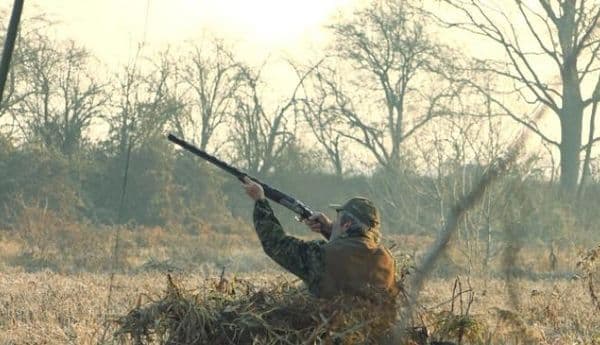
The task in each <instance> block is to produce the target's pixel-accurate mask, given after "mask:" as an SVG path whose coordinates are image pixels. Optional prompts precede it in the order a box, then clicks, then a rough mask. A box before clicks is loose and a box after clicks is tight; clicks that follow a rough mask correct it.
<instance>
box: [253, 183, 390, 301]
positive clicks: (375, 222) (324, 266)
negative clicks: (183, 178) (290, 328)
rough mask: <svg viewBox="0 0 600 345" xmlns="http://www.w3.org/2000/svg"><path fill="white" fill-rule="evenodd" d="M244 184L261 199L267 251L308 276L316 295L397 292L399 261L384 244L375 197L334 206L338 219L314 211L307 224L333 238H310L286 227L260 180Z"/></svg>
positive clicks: (258, 219) (258, 225)
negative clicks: (305, 237)
mask: <svg viewBox="0 0 600 345" xmlns="http://www.w3.org/2000/svg"><path fill="white" fill-rule="evenodd" d="M244 188H245V190H246V193H247V194H248V196H250V198H251V199H252V200H254V202H255V204H254V215H253V217H254V227H255V229H256V233H257V234H258V237H259V239H260V242H261V244H262V247H263V250H264V251H265V253H266V254H267V255H268V256H269V257H271V258H272V259H273V260H275V262H277V263H278V264H279V265H280V266H282V267H283V268H285V269H286V270H288V271H289V272H291V273H292V274H294V275H296V276H297V277H299V278H300V279H302V281H304V283H305V284H306V285H307V286H308V289H309V291H310V292H311V293H312V294H313V295H315V296H317V297H321V298H330V297H333V296H336V295H341V294H345V295H355V296H362V297H369V296H372V295H373V292H379V293H381V295H382V296H386V297H392V298H393V297H394V296H395V294H396V293H397V287H396V280H395V271H396V267H395V261H394V258H393V257H392V255H391V254H390V252H389V251H388V250H387V249H386V248H384V247H383V246H382V245H381V244H380V243H379V240H380V230H379V212H378V210H377V208H375V206H374V205H373V203H372V202H371V201H370V200H368V199H366V198H362V197H355V198H352V199H350V200H348V201H347V202H346V203H345V204H343V205H331V206H332V207H333V208H334V209H335V210H336V211H337V216H336V218H335V220H333V221H331V220H330V219H329V218H328V217H327V216H326V215H325V214H323V213H320V212H319V213H316V214H314V215H313V216H312V217H310V218H309V219H308V220H306V221H305V224H306V225H308V226H309V228H310V229H311V230H312V231H315V232H318V233H320V234H322V235H323V236H324V237H325V238H326V239H327V241H323V240H314V241H304V240H301V239H299V238H296V237H293V236H290V235H287V234H286V233H285V232H284V231H283V228H282V226H281V223H279V220H277V218H276V217H275V214H274V212H273V209H272V208H271V206H270V205H269V202H268V201H267V199H266V198H265V194H264V190H263V188H262V186H261V185H260V184H258V183H256V182H254V181H252V180H250V179H248V178H245V180H244Z"/></svg>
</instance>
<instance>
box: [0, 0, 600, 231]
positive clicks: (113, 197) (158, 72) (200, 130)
mask: <svg viewBox="0 0 600 345" xmlns="http://www.w3.org/2000/svg"><path fill="white" fill-rule="evenodd" d="M496 5H498V6H500V5H502V7H500V8H494V7H493V6H491V5H490V6H491V7H487V5H486V6H484V5H482V4H479V3H478V2H476V1H465V0H445V1H440V2H438V3H436V4H435V5H432V4H426V3H425V2H420V1H412V0H411V1H408V0H385V1H374V2H372V3H370V4H368V5H367V6H365V7H362V8H359V9H357V10H356V11H355V12H354V13H353V14H352V15H350V16H348V17H344V18H340V19H337V20H335V21H333V22H331V23H330V24H329V25H328V26H327V30H328V31H329V33H330V34H331V37H332V39H331V42H330V44H329V45H328V47H327V49H326V50H325V51H324V52H323V55H322V56H321V57H320V58H319V59H317V60H316V61H308V60H304V61H298V60H295V61H291V60H290V61H288V67H289V70H290V71H291V73H293V75H295V79H294V81H293V82H292V83H291V84H292V85H291V87H289V89H285V90H281V89H279V90H275V87H274V86H273V85H270V84H269V80H268V79H267V78H266V77H265V76H264V71H265V70H266V69H268V67H269V61H266V62H265V63H264V64H263V65H262V66H253V65H251V64H249V63H248V62H246V61H244V60H243V59H241V58H240V57H239V56H237V55H236V53H235V49H234V47H232V46H231V45H230V44H229V43H228V42H226V41H224V40H221V39H218V38H215V37H206V38H204V39H202V40H198V41H195V42H192V43H189V44H185V45H181V46H178V47H175V46H172V47H170V48H167V49H164V50H162V51H160V52H158V53H155V54H145V52H146V51H147V50H145V48H143V47H140V50H139V54H138V55H137V56H136V58H135V59H133V60H132V61H131V62H129V63H128V64H126V65H124V66H121V67H119V68H118V70H117V71H116V72H114V73H113V72H111V71H110V70H109V69H107V68H106V67H105V66H103V64H102V62H101V61H98V60H97V58H95V57H94V56H93V55H92V54H91V53H90V52H89V51H88V50H87V49H86V48H85V47H84V46H82V45H81V44H79V43H78V42H73V41H62V40H57V39H55V38H52V37H51V36H50V35H49V34H47V29H48V27H51V26H52V25H53V24H52V23H50V22H48V21H47V20H44V19H39V18H38V19H30V20H28V21H26V22H25V23H24V24H23V26H22V28H21V31H20V34H19V39H18V44H17V47H16V51H15V55H14V58H13V65H12V69H11V73H10V75H9V80H8V82H7V89H6V91H5V100H4V101H3V103H2V104H0V124H1V126H2V127H1V139H2V140H1V142H0V148H1V150H0V155H2V159H1V160H0V165H2V167H1V169H0V171H1V174H2V175H3V176H2V179H1V181H2V182H0V194H1V195H2V198H1V199H2V200H4V201H3V204H4V208H5V209H6V211H5V213H6V214H7V216H6V217H5V218H4V219H7V220H8V219H10V217H9V216H8V214H10V212H11V210H14V209H16V208H15V207H14V205H17V204H18V203H19V202H20V203H31V202H35V203H38V204H39V205H41V206H42V207H45V206H44V205H49V206H50V207H51V208H53V209H56V210H59V211H60V212H61V213H64V214H65V215H72V216H73V217H82V216H83V217H85V218H88V219H93V220H97V221H102V222H125V221H127V220H129V219H136V220H137V221H139V222H142V223H148V224H154V223H156V224H161V225H165V224H168V223H169V222H172V221H174V220H180V221H181V222H183V223H189V224H193V223H194V222H197V221H198V215H199V214H202V215H206V214H207V212H208V211H207V210H208V209H210V212H212V213H219V212H224V210H226V209H228V208H229V209H230V210H231V209H232V205H235V204H236V201H235V200H233V199H235V197H231V194H230V193H227V190H228V188H230V189H229V190H232V188H233V187H228V185H227V181H226V180H224V179H223V178H221V177H220V176H219V175H218V174H215V172H214V171H213V170H211V169H209V168H207V167H206V166H204V165H202V164H199V163H198V162H197V161H195V160H193V159H192V158H191V157H186V156H184V155H181V154H178V153H176V152H175V151H174V149H173V148H172V147H171V146H170V145H169V144H168V143H167V142H166V140H164V134H165V133H167V132H173V133H175V134H177V135H179V136H181V137H183V138H185V139H187V140H189V141H193V142H195V143H196V144H197V145H198V146H199V147H200V148H201V149H205V150H208V151H210V152H212V153H215V154H217V155H219V156H220V157H221V158H223V159H227V160H229V161H231V162H232V163H233V164H236V165H238V166H240V167H241V168H242V169H244V170H246V171H248V172H249V173H250V174H252V175H256V176H258V177H267V176H268V177H270V178H272V179H274V180H275V181H280V183H282V184H283V185H293V181H292V180H293V179H296V180H298V179H299V178H300V177H299V176H312V177H314V179H313V180H311V182H310V183H313V184H315V185H316V186H319V183H318V182H314V181H316V180H318V179H325V180H327V181H329V182H330V183H331V184H330V185H329V186H330V187H329V189H327V188H320V189H311V188H308V189H307V191H308V190H311V191H312V192H313V194H312V197H313V198H315V199H317V200H319V202H321V201H322V202H323V203H325V202H326V201H325V199H327V197H328V196H331V195H340V196H341V195H345V194H350V193H351V192H350V191H354V192H365V193H372V194H374V195H376V196H377V197H378V198H380V199H381V203H382V204H383V205H385V209H386V210H388V211H387V213H388V214H389V216H390V217H392V218H397V221H398V222H408V221H409V220H406V219H410V222H411V224H412V225H410V226H411V227H418V224H419V222H420V220H419V217H425V216H424V214H426V213H428V212H433V213H434V214H437V215H439V216H440V217H441V214H442V213H443V212H439V210H441V209H443V207H444V206H445V205H447V203H448V202H449V200H450V198H451V195H453V194H454V195H456V193H461V191H460V189H464V188H468V185H469V184H468V180H469V179H470V178H471V177H472V176H475V175H476V174H477V171H478V169H481V167H483V166H485V165H486V164H488V163H489V162H491V161H492V160H493V159H494V158H495V157H497V156H498V154H500V153H501V152H502V149H503V147H504V146H505V145H506V144H507V142H509V141H510V139H511V138H510V137H507V135H506V131H508V130H509V129H510V128H512V127H511V125H510V123H511V122H510V121H512V123H513V125H512V126H513V127H514V124H515V123H516V124H517V125H518V126H523V127H524V128H527V129H529V130H531V131H533V132H534V133H535V134H536V135H537V136H538V137H539V138H540V140H541V143H542V144H543V147H545V149H546V150H547V152H543V153H541V154H540V156H543V157H545V159H544V160H543V162H542V160H541V159H540V160H539V161H536V162H537V163H535V164H534V163H531V161H529V162H525V163H523V166H524V167H528V169H529V170H528V171H524V172H523V174H524V175H527V176H529V175H534V176H538V177H540V180H543V181H548V180H549V181H550V184H553V183H554V182H555V179H556V181H557V182H558V184H559V185H560V187H561V190H562V193H564V194H567V195H574V194H575V193H576V192H579V197H580V198H584V196H582V195H581V194H582V193H583V191H584V190H585V188H584V187H585V186H588V187H589V188H592V187H593V186H592V183H593V182H594V181H593V179H594V178H597V176H595V175H594V171H595V170H594V169H595V167H597V162H596V161H595V160H594V156H593V151H592V148H593V145H594V143H596V142H597V141H600V137H597V136H596V134H595V133H594V124H595V115H596V110H597V106H598V102H599V101H600V91H599V90H600V73H599V70H598V67H600V66H599V58H598V57H599V56H598V50H599V49H600V35H599V33H600V32H599V28H600V25H598V20H599V18H600V7H599V5H598V4H596V3H594V2H586V1H582V2H578V3H576V2H573V1H562V0H561V1H558V0H556V1H550V0H539V1H537V2H535V3H532V4H525V3H523V2H521V1H515V2H510V4H504V2H502V3H500V2H498V3H497V4H496ZM443 14H444V15H443ZM445 14H449V15H445ZM516 23H524V24H525V25H521V26H517V25H516ZM461 35H462V36H461ZM467 35H473V36H467ZM460 37H474V38H477V39H479V40H482V41H485V42H488V43H487V44H489V46H493V47H496V48H497V49H499V50H500V51H502V52H503V54H502V55H501V56H500V55H495V56H493V57H492V58H490V57H486V56H484V55H483V54H478V52H473V53H471V54H468V53H467V52H466V50H463V49H461V47H457V46H455V45H454V44H453V42H460ZM548 66H550V67H548ZM548 71H551V72H548ZM286 88H287V86H286ZM275 91H277V92H275ZM274 95H277V96H276V97H274ZM274 98H276V99H274ZM536 111H546V112H548V113H549V114H553V115H555V117H554V118H553V119H552V120H553V121H554V120H556V121H557V123H558V125H559V127H560V134H561V135H560V138H559V139H554V138H553V137H552V135H551V134H550V133H548V132H545V131H544V130H543V129H541V128H540V127H538V124H536V123H532V122H530V121H529V118H530V117H532V116H531V115H532V114H533V113H534V112H536ZM523 114H525V115H523ZM507 119H508V120H509V121H507ZM584 119H588V121H589V122H588V125H587V134H588V135H587V138H586V140H585V141H584V140H583V138H584V137H585V136H584V133H585V132H584V126H583V122H584ZM555 153H558V162H557V163H555V162H554V159H553V157H554V154H555ZM536 157H538V156H536ZM532 160H535V159H532ZM548 162H550V163H548ZM536 164H537V165H536ZM548 164H549V165H550V167H549V168H546V165H548ZM125 171H128V178H127V179H125V178H124V173H125ZM528 174H529V175H528ZM199 176H202V178H200V177H199ZM330 176H332V177H336V178H337V181H342V180H344V181H352V182H351V183H350V182H349V183H347V184H345V183H341V184H339V185H338V186H337V189H336V187H331V185H336V182H334V181H336V180H331V179H329V177H330ZM555 176H557V177H555ZM286 179H288V180H286ZM450 180H452V182H450ZM124 181H127V184H126V185H124ZM214 186H217V188H214ZM355 186H359V187H355ZM124 189H126V190H127V202H126V203H125V206H124V207H120V206H119V202H118V200H119V195H120V193H121V192H122V190H124ZM407 190H408V191H412V192H411V193H414V194H410V193H407V192H406V191H407ZM332 191H333V192H332ZM462 192H464V190H463V191H462ZM300 193H301V194H302V193H303V191H301V192H300ZM319 193H320V194H319ZM332 193H333V194H332ZM227 195H229V197H228V196H227ZM315 195H318V196H315ZM407 195H417V196H419V195H420V196H419V197H418V198H411V199H410V200H407ZM307 196H310V195H307ZM420 198H422V199H423V200H425V199H427V200H429V201H427V202H425V201H423V203H419V202H418V200H420ZM431 200H435V202H434V203H431V202H430V201H431ZM424 205H428V206H424ZM431 205H433V206H431ZM398 210H400V211H398ZM234 213H235V211H234ZM406 214H411V215H412V216H411V217H408V218H407V217H404V216H405V215H406ZM402 219H405V220H402ZM428 222H429V221H428ZM431 223H435V221H433V220H431ZM403 226H408V225H407V224H404V225H403Z"/></svg>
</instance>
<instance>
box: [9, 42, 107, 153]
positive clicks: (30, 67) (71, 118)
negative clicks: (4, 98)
mask: <svg viewBox="0 0 600 345" xmlns="http://www.w3.org/2000/svg"><path fill="white" fill-rule="evenodd" d="M21 44H27V46H26V47H23V50H22V51H23V52H25V54H26V55H25V56H21V59H22V63H21V64H20V66H21V67H22V69H20V70H19V71H18V72H19V74H20V75H19V77H20V78H23V79H24V80H25V81H26V84H24V86H25V87H26V89H25V90H23V91H22V92H23V93H24V94H26V95H27V97H24V98H23V99H21V101H20V102H19V103H18V106H17V110H16V112H15V113H16V122H17V123H18V125H19V126H20V128H21V129H22V133H23V135H24V136H25V137H26V138H28V140H29V141H41V142H42V143H43V144H44V145H45V146H47V147H54V148H57V149H58V150H60V151H61V152H62V153H65V154H72V153H74V152H76V151H77V149H78V148H79V147H80V145H81V143H82V141H83V140H84V134H85V131H86V130H87V129H89V127H90V126H91V124H92V122H93V120H94V119H97V118H99V117H100V116H101V113H102V110H103V109H104V105H105V104H106V102H107V97H106V93H105V90H104V85H103V84H102V83H101V82H99V81H98V79H97V77H96V76H95V73H94V72H95V71H93V67H91V62H92V58H91V56H90V54H89V53H88V52H87V51H86V50H85V49H84V48H82V47H80V46H78V45H76V44H75V43H74V42H72V41H70V42H56V41H53V40H51V39H50V38H49V37H47V36H45V35H44V34H42V33H41V31H36V32H34V33H33V35H32V36H31V37H29V39H28V40H25V41H22V42H21Z"/></svg>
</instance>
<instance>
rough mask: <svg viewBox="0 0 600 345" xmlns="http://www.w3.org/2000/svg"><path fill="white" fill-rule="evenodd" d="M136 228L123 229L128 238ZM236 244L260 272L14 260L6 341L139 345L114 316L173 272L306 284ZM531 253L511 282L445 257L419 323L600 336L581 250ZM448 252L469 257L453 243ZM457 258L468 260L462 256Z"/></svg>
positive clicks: (4, 317)
mask: <svg viewBox="0 0 600 345" xmlns="http://www.w3.org/2000/svg"><path fill="white" fill-rule="evenodd" d="M127 235H128V234H127V233H125V232H124V233H123V236H124V238H125V239H127ZM395 240H396V241H397V242H399V243H403V244H405V245H406V244H409V245H415V246H416V245H419V243H420V244H421V245H423V247H425V245H424V243H427V240H426V239H419V238H414V237H407V238H404V239H403V238H396V239H395ZM2 243H3V259H4V262H5V263H6V262H8V263H11V261H10V257H11V255H13V256H14V255H16V253H18V252H19V248H18V246H19V244H18V242H9V241H7V240H6V239H5V240H4V241H3V242H2ZM10 243H12V244H10ZM254 244H256V243H254ZM11 248H12V254H11ZM227 248H228V247H227V246H223V249H222V250H221V254H227V255H231V256H232V257H236V255H237V257H238V258H239V260H240V261H246V262H249V259H245V258H240V256H247V257H248V258H250V257H253V258H254V259H253V260H254V261H253V262H252V266H253V267H255V268H254V270H252V269H251V268H250V266H248V265H243V264H241V263H239V262H238V263H232V262H230V264H229V266H226V269H225V270H222V268H221V266H219V265H218V264H214V263H213V264H206V263H204V264H200V265H196V266H193V267H192V266H190V267H191V268H189V269H187V270H182V269H179V268H177V267H176V266H177V264H175V263H171V266H169V265H167V264H166V263H165V262H164V261H160V260H158V259H152V260H150V261H147V262H142V260H141V259H140V258H139V257H138V260H137V261H138V263H137V264H134V262H135V260H134V258H133V257H127V258H126V259H127V260H126V261H128V262H130V265H131V266H135V265H137V266H138V267H141V268H143V269H137V270H135V269H133V268H131V267H130V268H129V269H128V271H127V273H118V274H115V275H114V276H113V278H114V279H113V281H112V284H111V274H110V272H105V273H89V272H75V270H73V269H71V270H69V271H65V272H55V271H52V270H50V269H48V268H45V269H40V270H37V271H35V270H31V269H24V268H23V267H24V266H20V267H19V266H15V265H9V264H5V266H4V267H3V269H2V271H1V273H0V291H1V294H0V344H2V345H5V344H6V345H8V344H99V343H105V344H120V343H132V342H131V339H130V338H128V337H127V336H120V337H115V336H114V332H115V331H116V330H117V329H118V325H117V323H116V322H115V321H116V320H118V319H119V318H120V317H122V316H124V315H126V314H127V313H128V312H129V311H130V310H133V309H134V308H135V307H136V305H138V304H139V305H141V306H143V305H145V304H147V303H149V302H150V301H155V300H158V299H160V298H161V296H163V295H164V293H165V290H166V288H167V279H166V276H167V272H168V273H169V274H170V275H171V276H172V277H173V279H174V281H176V282H177V285H178V286H179V287H180V289H181V291H185V293H186V294H188V295H186V296H191V295H193V294H198V293H208V291H210V293H219V292H218V291H217V290H219V289H217V287H219V283H222V282H228V284H236V282H237V284H238V285H239V286H238V292H234V293H233V295H232V291H230V290H229V289H227V291H225V290H222V293H223V294H225V295H227V296H229V297H228V298H233V299H235V298H236V297H235V296H236V295H235V294H236V293H237V294H240V293H241V292H240V291H241V290H242V289H241V286H248V285H251V286H252V287H253V288H256V289H257V290H260V289H267V291H268V289H270V288H273V287H275V286H281V285H282V283H283V282H287V283H289V284H291V285H296V284H297V283H298V282H297V281H296V280H294V277H293V276H291V275H288V274H286V273H283V271H281V270H279V269H278V268H277V267H275V266H274V265H273V264H271V263H270V262H269V261H268V260H267V259H266V257H265V256H264V254H262V253H261V252H260V250H259V249H258V247H254V248H252V249H251V248H248V249H247V250H245V251H244V250H241V249H240V248H241V247H240V245H239V243H236V244H235V246H233V245H232V246H230V247H229V248H228V249H227ZM233 248H237V249H233ZM155 249H156V248H155ZM405 249H406V248H405ZM136 253H137V252H136ZM395 253H397V255H399V254H398V253H399V252H398V251H395ZM525 253H526V255H524V256H523V257H519V259H518V260H520V261H522V262H527V264H526V265H522V266H523V267H528V269H532V271H527V272H525V271H521V272H520V273H519V274H513V275H510V277H512V278H510V279H508V280H507V279H506V276H503V275H502V274H482V273H473V272H471V273H470V274H467V272H461V271H460V270H458V271H454V272H449V271H448V270H447V269H448V267H450V266H451V265H450V263H449V262H446V263H445V268H446V270H441V271H439V272H436V274H435V276H434V277H432V278H431V279H430V280H428V281H427V282H426V284H425V288H424V290H423V291H422V292H421V299H420V301H419V307H418V308H417V311H416V318H415V320H414V321H413V325H414V326H417V325H418V326H422V325H424V326H427V328H428V330H429V333H430V335H431V337H430V340H446V341H453V342H458V338H459V337H460V338H461V343H463V344H600V327H599V326H598V325H600V312H599V311H598V309H597V307H596V306H595V304H594V301H593V299H592V297H591V296H590V291H589V285H588V280H587V279H584V278H585V276H583V274H582V273H581V272H579V274H577V273H576V272H577V268H576V267H575V260H576V255H571V256H569V255H568V253H567V252H564V253H561V252H559V258H560V259H561V260H560V263H561V266H560V267H559V269H560V271H558V272H557V273H554V274H552V273H550V272H547V273H546V274H542V271H543V270H544V268H543V267H544V261H545V257H544V256H543V250H541V249H539V248H537V249H536V248H533V247H532V248H529V250H528V251H525ZM136 255H139V253H137V254H136ZM416 255H417V257H418V256H419V255H420V252H416ZM109 256H110V255H109ZM449 256H456V257H457V258H460V256H459V255H458V254H457V253H454V252H452V251H450V253H449ZM452 266H456V267H461V266H462V263H461V262H460V260H458V259H457V260H453V263H452ZM227 267H229V268H227ZM29 268H31V267H29ZM27 271H30V272H27ZM536 272H537V273H536ZM409 277H410V274H409ZM244 284H246V285H244ZM110 287H112V292H111V293H110V303H108V302H109V289H110ZM232 296H233V297H232ZM182 298H185V297H182ZM461 320H462V321H461ZM461 322H462V323H461ZM461 325H462V326H461ZM458 333H461V335H460V336H459V335H458Z"/></svg>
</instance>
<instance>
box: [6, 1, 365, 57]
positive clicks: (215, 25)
mask: <svg viewBox="0 0 600 345" xmlns="http://www.w3.org/2000/svg"><path fill="white" fill-rule="evenodd" d="M0 3H2V6H0V8H3V9H5V8H10V7H11V6H12V1H9V0H0ZM355 3H356V0H303V1H285V0H252V1H249V0H29V1H27V2H26V3H25V9H24V17H27V16H32V15H36V14H39V13H47V14H49V15H50V16H49V18H51V19H54V20H57V21H59V22H60V23H61V25H59V26H58V27H57V28H56V32H57V34H58V35H60V36H61V37H64V38H71V39H74V40H75V41H77V42H79V43H81V44H83V45H84V46H86V47H87V48H89V49H91V50H92V52H93V53H94V54H95V55H96V56H98V57H99V58H100V59H101V60H102V61H105V62H107V63H109V64H111V63H113V62H121V61H125V60H127V59H128V58H130V57H131V56H133V55H135V52H136V49H137V46H138V44H139V43H140V42H142V41H144V40H146V42H147V43H149V44H150V45H165V44H169V43H171V44H177V43H181V42H183V41H185V40H188V39H193V38H194V37H198V36H199V34H200V33H201V32H202V31H203V30H212V31H214V32H217V33H218V34H219V35H221V36H225V37H226V38H228V39H232V40H236V41H238V43H240V44H241V46H242V47H244V52H246V53H247V54H249V56H248V57H249V58H258V59H261V58H263V57H264V56H265V55H266V54H268V53H277V52H280V51H282V50H286V51H292V52H293V51H301V50H300V49H301V47H306V46H307V45H309V44H319V43H320V41H322V40H323V30H321V28H322V26H323V24H324V23H325V22H326V21H327V19H328V18H330V17H331V16H332V15H334V14H335V13H336V12H337V11H338V10H340V9H351V8H352V7H353V6H354V4H355Z"/></svg>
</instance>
